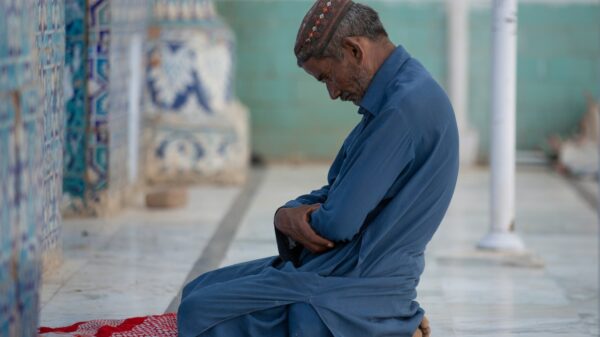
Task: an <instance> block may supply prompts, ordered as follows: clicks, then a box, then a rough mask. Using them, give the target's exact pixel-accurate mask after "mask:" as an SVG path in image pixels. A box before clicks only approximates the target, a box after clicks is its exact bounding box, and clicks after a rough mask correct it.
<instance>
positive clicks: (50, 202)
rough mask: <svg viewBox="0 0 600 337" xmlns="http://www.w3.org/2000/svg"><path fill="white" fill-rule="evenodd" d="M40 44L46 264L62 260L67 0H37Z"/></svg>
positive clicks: (44, 248) (43, 237)
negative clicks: (61, 205) (65, 15)
mask: <svg viewBox="0 0 600 337" xmlns="http://www.w3.org/2000/svg"><path fill="white" fill-rule="evenodd" d="M35 6H36V13H37V16H36V17H37V32H36V44H37V50H38V54H39V70H38V73H39V83H40V85H41V90H42V91H41V99H42V102H43V103H42V104H41V107H42V109H43V111H42V115H43V125H42V129H43V140H42V144H43V145H42V158H43V172H42V186H43V191H42V194H43V202H42V204H43V210H42V215H43V221H42V224H43V225H42V233H41V235H42V238H41V240H42V241H41V242H42V251H43V259H44V266H45V267H46V268H52V266H55V265H56V264H57V263H59V262H60V252H61V240H60V235H61V213H60V202H61V196H62V184H63V181H62V171H63V138H64V124H65V122H64V118H65V115H64V100H63V97H64V95H63V72H64V63H65V19H64V14H65V8H64V0H36V4H35Z"/></svg>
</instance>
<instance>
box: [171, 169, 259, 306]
mask: <svg viewBox="0 0 600 337" xmlns="http://www.w3.org/2000/svg"><path fill="white" fill-rule="evenodd" d="M265 172H266V169H264V168H253V169H251V171H250V176H249V179H248V183H247V184H246V185H245V186H244V188H243V189H242V191H240V193H239V194H238V196H237V197H236V199H235V200H234V202H233V203H232V204H231V206H230V207H229V210H228V211H227V213H225V216H223V218H222V219H221V221H220V222H219V225H218V227H217V229H216V230H215V232H214V233H213V235H212V237H211V238H210V239H209V241H208V244H207V245H206V246H205V247H204V250H203V251H202V254H200V257H199V258H198V259H197V260H196V262H195V263H194V265H193V266H192V269H191V270H190V272H189V273H188V275H187V276H186V278H185V281H184V283H183V284H182V285H181V287H180V290H179V291H178V292H177V295H176V296H175V297H174V298H173V299H172V300H171V303H170V304H169V306H168V307H167V309H166V310H165V313H168V312H176V311H177V306H178V305H179V302H180V300H181V289H183V287H184V286H185V285H186V284H187V283H188V282H189V281H191V280H193V279H194V278H196V277H197V276H199V275H201V274H204V273H206V272H208V271H211V270H213V269H215V268H217V267H218V266H219V264H220V263H221V261H222V260H223V259H224V258H225V254H227V250H228V249H229V246H230V244H231V242H232V241H233V238H234V237H235V234H236V232H237V230H238V228H239V227H240V224H241V222H242V218H243V216H244V215H245V214H246V212H247V211H248V208H249V207H250V203H251V201H252V200H253V197H254V195H255V194H256V192H257V191H258V188H259V187H260V186H261V185H262V182H263V180H264V176H265Z"/></svg>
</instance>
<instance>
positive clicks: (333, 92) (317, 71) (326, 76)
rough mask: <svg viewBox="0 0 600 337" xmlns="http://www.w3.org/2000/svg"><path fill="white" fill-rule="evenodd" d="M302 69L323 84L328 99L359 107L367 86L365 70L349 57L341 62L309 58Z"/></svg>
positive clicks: (332, 59)
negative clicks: (327, 93)
mask: <svg viewBox="0 0 600 337" xmlns="http://www.w3.org/2000/svg"><path fill="white" fill-rule="evenodd" d="M302 68H303V69H304V70H305V71H306V72H307V73H309V74H311V75H312V76H313V77H314V78H316V79H317V81H319V82H323V83H325V85H326V86H327V91H328V92H329V97H331V99H334V100H335V99H338V98H340V99H341V100H342V101H351V102H353V103H354V104H355V105H359V104H360V101H361V100H362V98H363V96H364V94H365V91H366V90H367V86H368V84H369V78H368V76H367V72H366V70H365V69H364V68H363V67H361V66H360V64H359V63H358V62H357V60H356V59H353V58H352V56H350V55H345V56H344V57H343V58H342V59H341V60H338V59H335V58H332V57H326V58H320V59H317V58H314V57H311V58H310V59H308V60H307V61H306V62H304V63H303V64H302Z"/></svg>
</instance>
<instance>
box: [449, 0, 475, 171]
mask: <svg viewBox="0 0 600 337" xmlns="http://www.w3.org/2000/svg"><path fill="white" fill-rule="evenodd" d="M446 6H447V12H448V38H447V39H448V94H449V96H450V100H451V101H452V105H453V107H454V113H455V115H456V122H457V124H458V130H459V134H460V162H461V164H462V165H467V166H468V165H473V164H474V163H475V162H476V160H477V147H478V135H477V132H476V131H475V130H473V129H472V128H471V127H470V125H469V0H446Z"/></svg>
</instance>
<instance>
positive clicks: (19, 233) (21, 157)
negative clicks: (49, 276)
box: [0, 0, 44, 336]
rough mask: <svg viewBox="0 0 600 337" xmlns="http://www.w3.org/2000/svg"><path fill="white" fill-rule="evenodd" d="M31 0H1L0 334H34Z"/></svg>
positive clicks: (36, 189) (36, 218) (35, 123)
mask: <svg viewBox="0 0 600 337" xmlns="http://www.w3.org/2000/svg"><path fill="white" fill-rule="evenodd" d="M35 5H36V3H35V2H34V1H14V0H0V17H2V18H3V20H2V21H1V22H0V149H1V151H2V152H0V153H1V156H2V157H1V158H2V159H1V160H0V180H1V182H0V189H1V190H2V196H0V293H1V294H2V295H1V296H0V335H2V336H35V335H36V334H37V333H36V327H37V322H38V301H39V294H38V288H39V282H40V240H39V238H40V230H41V228H42V227H43V219H44V218H43V217H42V212H41V211H42V206H43V204H42V202H43V201H44V199H43V194H42V193H40V190H42V181H43V180H42V177H43V176H42V174H43V170H42V164H43V161H42V141H43V133H42V125H43V119H42V110H41V109H40V90H39V87H38V85H37V84H38V83H37V82H39V79H38V71H37V70H38V63H37V62H38V58H37V51H36V43H35V25H32V24H31V21H30V17H31V13H33V11H34V9H35V8H36V6H35Z"/></svg>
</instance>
